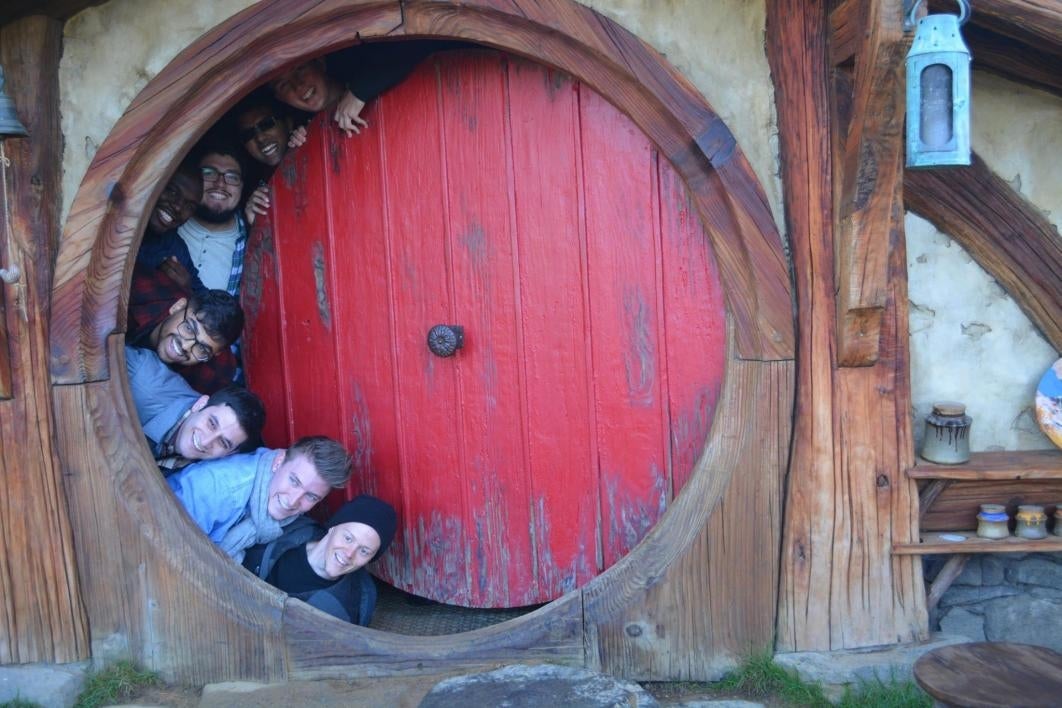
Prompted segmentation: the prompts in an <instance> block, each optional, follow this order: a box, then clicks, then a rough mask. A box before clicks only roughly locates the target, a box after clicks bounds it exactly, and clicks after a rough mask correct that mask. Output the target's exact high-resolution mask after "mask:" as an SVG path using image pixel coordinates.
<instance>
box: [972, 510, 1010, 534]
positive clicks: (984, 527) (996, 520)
mask: <svg viewBox="0 0 1062 708" xmlns="http://www.w3.org/2000/svg"><path fill="white" fill-rule="evenodd" d="M1009 522H1010V517H1009V516H1007V507H1005V506H1003V505H1002V504H982V505H981V513H980V514H978V515H977V535H978V536H980V537H981V538H992V539H996V538H1006V537H1007V536H1010V528H1009V527H1008V526H1007V524H1008V523H1009Z"/></svg>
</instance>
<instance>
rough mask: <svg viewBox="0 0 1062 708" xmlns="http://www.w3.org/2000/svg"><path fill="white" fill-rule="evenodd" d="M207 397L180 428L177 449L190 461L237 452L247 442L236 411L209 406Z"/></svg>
mask: <svg viewBox="0 0 1062 708" xmlns="http://www.w3.org/2000/svg"><path fill="white" fill-rule="evenodd" d="M207 399H208V397H207V396H203V397H201V398H200V399H199V400H198V401H196V402H195V405H193V406H192V412H191V414H189V416H188V417H187V418H185V419H184V422H183V423H181V427H180V428H178V429H177V437H176V439H175V440H174V449H175V450H176V452H177V454H178V455H180V456H181V457H185V458H187V459H189V460H212V459H214V458H217V457H224V456H226V455H231V454H232V453H234V452H236V449H237V448H238V447H239V446H240V445H243V444H244V443H245V442H247V432H246V431H244V429H243V426H241V425H240V421H239V419H238V418H237V417H236V411H234V410H232V408H230V407H229V406H226V405H216V406H208V405H207Z"/></svg>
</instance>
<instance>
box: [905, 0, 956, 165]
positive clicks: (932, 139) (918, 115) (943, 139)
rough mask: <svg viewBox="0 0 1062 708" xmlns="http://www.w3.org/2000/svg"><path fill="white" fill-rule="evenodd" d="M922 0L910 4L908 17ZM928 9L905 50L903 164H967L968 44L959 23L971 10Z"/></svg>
mask: <svg viewBox="0 0 1062 708" xmlns="http://www.w3.org/2000/svg"><path fill="white" fill-rule="evenodd" d="M921 2H922V0H917V2H915V3H914V5H913V6H912V7H911V11H910V14H909V15H908V21H909V22H912V21H913V18H914V14H915V12H916V11H917V10H918V6H919V5H920V4H921ZM958 4H959V8H960V14H959V16H958V17H956V16H955V15H926V16H925V17H923V18H922V19H921V20H919V21H918V29H917V30H916V31H915V38H914V42H913V43H912V44H911V51H910V52H908V53H907V166H908V167H941V166H946V165H969V164H970V50H969V49H968V48H967V47H966V43H965V42H963V41H962V34H961V33H960V32H959V27H960V26H961V25H963V24H965V22H966V20H967V19H968V18H969V16H970V5H969V3H968V2H967V0H958Z"/></svg>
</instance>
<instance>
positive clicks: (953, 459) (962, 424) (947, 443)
mask: <svg viewBox="0 0 1062 708" xmlns="http://www.w3.org/2000/svg"><path fill="white" fill-rule="evenodd" d="M971 423H973V419H972V418H970V416H968V415H966V406H965V405H963V404H962V403H955V402H953V401H941V402H940V403H934V404H933V412H932V413H930V414H929V415H928V416H926V434H925V437H924V438H923V440H922V457H923V458H925V459H927V460H929V461H930V462H936V463H937V464H940V465H960V464H962V463H963V462H968V461H969V460H970V425H971Z"/></svg>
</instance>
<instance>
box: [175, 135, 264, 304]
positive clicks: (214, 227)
mask: <svg viewBox="0 0 1062 708" xmlns="http://www.w3.org/2000/svg"><path fill="white" fill-rule="evenodd" d="M199 173H200V176H201V177H202V180H203V198H202V200H201V201H200V203H199V207H198V209H196V212H195V216H193V217H192V218H191V219H189V220H188V221H186V222H184V224H182V225H181V226H180V228H178V229H177V234H178V235H179V236H180V237H181V240H183V241H184V243H185V245H187V246H188V253H189V255H190V256H191V259H192V264H193V265H194V266H195V269H196V271H197V273H196V274H197V275H198V276H199V279H200V280H201V281H202V282H203V285H205V286H206V287H207V288H211V289H217V290H225V291H227V292H228V293H229V294H231V295H234V296H235V295H238V294H239V291H240V279H241V278H242V277H243V252H244V248H245V246H246V243H247V225H248V223H253V222H254V216H255V214H261V213H264V211H265V208H267V207H268V206H269V196H268V192H267V190H266V188H265V187H264V186H262V187H259V188H258V189H256V190H255V191H254V193H253V194H252V195H251V196H250V198H249V199H248V203H247V210H246V214H247V219H246V220H245V219H244V216H243V214H241V213H240V210H239V205H240V197H241V196H242V194H243V185H244V181H243V167H242V165H241V164H240V160H239V158H238V156H237V155H236V154H235V150H233V149H232V148H230V147H228V146H227V145H224V144H220V143H219V144H210V143H208V144H207V145H206V146H205V147H204V148H203V152H202V157H200V159H199Z"/></svg>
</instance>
